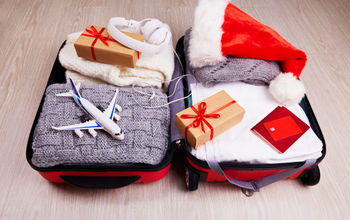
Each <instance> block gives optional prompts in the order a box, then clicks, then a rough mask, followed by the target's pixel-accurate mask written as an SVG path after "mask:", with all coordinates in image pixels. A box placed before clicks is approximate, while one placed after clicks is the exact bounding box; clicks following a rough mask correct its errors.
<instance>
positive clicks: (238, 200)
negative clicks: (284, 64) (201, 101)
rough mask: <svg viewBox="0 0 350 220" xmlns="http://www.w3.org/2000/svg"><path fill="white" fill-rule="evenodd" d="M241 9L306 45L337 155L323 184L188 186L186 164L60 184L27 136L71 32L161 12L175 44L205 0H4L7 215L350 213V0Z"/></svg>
mask: <svg viewBox="0 0 350 220" xmlns="http://www.w3.org/2000/svg"><path fill="white" fill-rule="evenodd" d="M235 3H236V5H237V6H238V7H240V8H241V9H242V10H244V11H246V12H247V13H249V14H251V15H252V16H254V17H255V18H257V19H258V20H260V21H261V22H263V23H265V24H267V25H269V26H271V27H273V28H274V29H276V30H277V31H278V32H280V33H281V34H282V35H283V36H284V37H285V38H286V39H287V40H288V41H290V42H291V43H293V44H294V45H295V46H297V47H298V48H302V49H303V50H304V51H306V53H307V55H308V63H307V66H306V68H305V70H304V72H303V74H302V80H303V82H304V83H305V86H306V88H307V91H308V96H309V99H310V101H311V104H312V106H313V109H314V111H315V114H316V116H317V118H318V121H319V123H320V125H321V127H322V130H323V134H324V136H325V139H326V141H327V147H328V152H327V156H326V158H325V160H324V161H323V163H322V164H321V165H320V168H321V182H320V183H319V184H318V185H317V186H315V187H304V186H302V185H301V184H300V183H298V182H297V181H293V180H289V181H281V182H279V183H276V184H274V185H272V186H269V187H266V188H264V189H263V190H261V192H260V193H256V194H255V195H254V196H253V197H251V198H246V197H245V196H244V195H243V194H242V193H241V192H240V190H239V189H237V188H236V187H233V186H231V185H229V184H225V183H201V184H200V186H199V189H198V190H197V191H195V192H187V191H186V190H185V185H184V172H183V163H182V161H179V160H177V161H175V165H174V166H173V167H172V169H171V170H170V173H169V175H167V176H166V177H165V178H164V179H163V180H161V181H158V182H155V183H150V184H135V185H132V186H128V187H126V188H122V189H116V190H84V189H77V188H74V187H71V186H68V185H64V184H52V183H48V182H47V181H46V180H44V179H43V178H41V177H40V176H39V174H38V173H36V172H35V171H34V170H32V169H31V167H30V166H29V165H28V163H27V162H26V159H25V149H26V142H27V138H28V135H29V131H30V128H31V125H32V123H33V120H34V116H35V113H36V110H37V108H38V106H39V103H40V99H41V96H42V94H43V92H44V88H45V85H46V82H47V79H48V76H49V73H50V71H51V68H52V65H53V63H54V60H55V57H56V54H57V51H58V48H59V46H60V44H61V43H62V42H63V41H64V39H65V36H66V35H67V34H68V33H71V32H75V31H80V30H82V29H83V27H85V26H86V25H88V24H95V25H105V24H106V22H107V21H108V19H109V18H110V17H112V16H125V17H127V18H133V19H135V20H138V19H142V18H146V17H156V18H159V19H161V20H162V21H164V22H166V23H168V24H169V25H170V27H171V28H172V31H173V36H174V44H175V43H176V41H177V40H178V39H179V38H180V37H181V36H182V35H183V33H184V32H185V30H186V29H187V28H189V27H190V26H191V24H192V20H193V10H194V7H195V5H196V1H171V0H163V1H162V0H151V1H138V0H129V1H127V0H121V1H113V0H102V1H98V0H86V1H84V0H76V1H71V0H61V1H58V0H51V1H43V0H28V1H20V0H12V1H10V0H2V1H0V30H1V31H0V57H1V59H0V115H1V117H0V124H1V127H0V143H1V145H0V150H1V153H0V174H1V177H0V186H1V187H0V219H24V218H25V219H184V218H186V219H199V218H200V219H220V218H226V219H227V218H236V219H241V218H244V219H245V218H249V219H282V218H283V219H306V218H307V219H310V218H311V219H345V218H349V217H348V216H349V215H350V211H349V210H350V209H349V203H350V184H349V182H350V175H349V173H350V166H349V162H348V161H349V159H348V158H349V157H350V150H349V144H350V135H349V134H350V114H349V113H350V72H349V71H350V13H349V10H350V1H347V0H333V1H327V0H303V1H301V0H237V1H235Z"/></svg>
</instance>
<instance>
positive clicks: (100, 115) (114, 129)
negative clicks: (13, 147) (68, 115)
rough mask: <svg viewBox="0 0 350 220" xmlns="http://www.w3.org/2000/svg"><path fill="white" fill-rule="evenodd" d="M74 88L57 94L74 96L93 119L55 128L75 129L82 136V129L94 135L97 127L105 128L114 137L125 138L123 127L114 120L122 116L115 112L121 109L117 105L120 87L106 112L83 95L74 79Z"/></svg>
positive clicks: (72, 84)
mask: <svg viewBox="0 0 350 220" xmlns="http://www.w3.org/2000/svg"><path fill="white" fill-rule="evenodd" d="M70 82H71V86H72V90H71V91H69V92H67V93H61V94H57V96H65V97H73V99H74V101H75V102H76V103H77V104H78V106H79V107H80V108H81V109H83V110H84V112H86V113H87V114H88V115H89V116H90V117H91V118H92V120H90V121H87V122H83V123H80V124H74V125H67V126H61V127H54V126H53V127H52V128H53V129H55V130H74V131H75V133H76V134H77V135H78V136H79V137H82V136H83V133H82V132H81V131H80V130H85V129H86V130H88V131H89V133H90V134H91V135H92V136H94V137H95V136H96V135H97V133H96V131H95V129H104V130H105V131H106V132H108V133H109V134H110V135H111V136H112V137H114V138H116V139H118V140H123V139H124V133H123V131H122V129H121V128H120V127H119V126H118V125H117V124H116V123H115V122H114V121H113V119H116V120H119V119H120V116H119V115H117V114H115V110H116V109H117V110H118V111H121V107H120V106H119V105H117V97H118V92H119V91H118V89H116V92H115V94H114V97H113V99H112V101H111V102H110V104H109V106H108V107H107V108H106V109H105V111H104V112H102V111H100V110H99V109H98V108H97V107H96V106H95V105H93V104H92V103H91V102H89V101H88V100H86V99H84V98H82V97H81V95H80V93H79V87H80V85H78V86H75V85H74V83H73V81H72V80H70Z"/></svg>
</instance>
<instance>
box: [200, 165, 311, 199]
mask: <svg viewBox="0 0 350 220" xmlns="http://www.w3.org/2000/svg"><path fill="white" fill-rule="evenodd" d="M207 163H208V166H209V167H210V169H211V170H213V171H214V172H216V173H218V174H220V175H222V176H224V177H225V178H226V179H227V181H228V182H230V183H231V184H233V185H236V186H238V187H240V188H242V191H243V193H244V194H245V195H246V196H252V195H253V193H254V192H258V191H259V189H260V188H262V187H264V186H267V185H270V184H271V183H274V182H277V181H279V180H282V179H284V178H287V177H289V176H291V175H293V174H295V173H297V172H299V171H301V170H303V169H305V168H307V167H310V166H312V165H314V164H315V163H316V159H310V160H306V161H305V163H304V164H303V165H302V166H300V167H297V168H293V169H290V170H286V171H283V172H279V173H276V174H272V175H270V176H267V177H264V178H262V179H259V180H252V181H241V180H236V179H233V178H230V177H228V176H226V174H225V173H224V171H223V170H222V169H221V167H220V164H219V163H218V162H217V161H207Z"/></svg>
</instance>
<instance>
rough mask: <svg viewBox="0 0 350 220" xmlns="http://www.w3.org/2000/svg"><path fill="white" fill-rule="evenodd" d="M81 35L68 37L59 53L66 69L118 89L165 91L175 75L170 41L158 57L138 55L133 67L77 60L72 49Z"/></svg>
mask: <svg viewBox="0 0 350 220" xmlns="http://www.w3.org/2000/svg"><path fill="white" fill-rule="evenodd" d="M80 34H81V32H79V33H73V34H70V35H68V37H67V41H66V45H65V46H64V47H63V48H62V50H61V51H60V53H59V60H60V62H61V64H62V66H63V67H65V68H66V69H67V70H71V71H75V72H78V73H80V74H83V75H86V76H90V77H93V78H98V79H102V80H104V81H105V82H108V83H110V84H113V85H117V86H131V85H135V86H142V87H150V86H152V87H157V88H163V89H164V90H165V91H167V89H168V85H169V81H170V79H171V77H172V75H173V72H174V53H173V47H172V42H170V43H169V45H168V46H166V47H165V48H164V49H163V50H161V51H160V52H159V53H158V54H146V53H140V58H139V59H138V60H137V62H136V67H135V68H129V67H124V66H119V65H110V64H104V63H99V62H94V61H89V60H86V59H83V58H81V57H78V56H77V54H76V51H75V48H74V42H75V40H76V39H77V38H78V37H79V36H80Z"/></svg>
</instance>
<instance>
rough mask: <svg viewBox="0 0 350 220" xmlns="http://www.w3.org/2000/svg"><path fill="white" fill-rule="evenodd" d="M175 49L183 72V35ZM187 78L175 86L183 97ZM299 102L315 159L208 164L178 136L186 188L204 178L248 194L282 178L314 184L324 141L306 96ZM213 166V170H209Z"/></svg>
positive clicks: (184, 63)
mask: <svg viewBox="0 0 350 220" xmlns="http://www.w3.org/2000/svg"><path fill="white" fill-rule="evenodd" d="M176 51H177V53H178V55H179V56H180V57H181V60H182V65H183V68H184V72H185V73H186V61H185V56H184V54H183V53H184V52H183V37H182V38H181V39H180V40H179V42H178V43H177V47H176ZM187 79H188V78H187V77H184V80H183V81H182V83H183V85H182V86H178V88H180V89H183V90H184V91H183V92H182V94H183V96H184V97H186V96H187V95H189V84H188V80H187ZM170 86H172V85H170ZM170 101H171V100H170ZM191 102H192V101H191V98H188V99H186V101H185V104H184V107H185V108H187V107H189V106H191V105H192V103H191ZM299 105H300V106H301V107H302V109H303V110H304V112H305V113H306V115H307V117H308V119H309V121H310V125H311V126H310V127H311V128H312V129H313V131H314V132H315V134H316V135H317V136H318V138H319V139H320V140H321V141H322V144H323V149H322V156H321V157H320V158H318V159H317V160H316V161H307V163H304V162H294V163H278V164H247V163H238V162H222V163H216V164H209V163H208V162H207V161H203V160H199V159H197V158H196V157H194V156H193V155H191V154H190V153H189V152H188V151H187V150H186V149H188V145H187V143H186V141H185V140H183V139H182V140H181V145H182V149H184V154H185V159H184V160H185V166H186V186H187V188H188V189H189V190H196V189H197V188H198V184H199V181H200V180H202V181H206V182H214V181H217V182H223V181H229V182H231V183H232V184H234V185H237V186H239V187H241V188H242V191H243V193H244V194H246V195H247V196H250V195H252V194H253V192H255V191H258V190H259V188H261V187H263V186H266V185H269V184H270V183H272V182H276V181H278V180H280V179H284V178H299V179H300V180H301V182H302V183H303V184H305V185H316V184H317V183H318V182H319V180H320V170H319V167H318V164H319V163H320V162H321V161H322V159H323V158H324V157H325V154H326V144H325V140H324V137H323V135H322V132H321V129H320V127H319V125H318V122H317V119H316V117H315V114H314V113H313V111H312V108H311V106H310V103H309V101H308V99H307V97H306V96H305V97H304V98H303V99H302V101H301V102H300V103H299ZM176 113H177V112H174V113H173V114H176ZM173 116H174V115H172V117H173ZM179 141H180V140H179ZM308 164H310V166H308ZM213 166H214V167H213ZM213 169H214V170H215V171H213ZM219 173H220V174H219Z"/></svg>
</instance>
